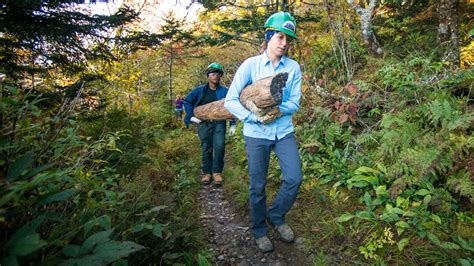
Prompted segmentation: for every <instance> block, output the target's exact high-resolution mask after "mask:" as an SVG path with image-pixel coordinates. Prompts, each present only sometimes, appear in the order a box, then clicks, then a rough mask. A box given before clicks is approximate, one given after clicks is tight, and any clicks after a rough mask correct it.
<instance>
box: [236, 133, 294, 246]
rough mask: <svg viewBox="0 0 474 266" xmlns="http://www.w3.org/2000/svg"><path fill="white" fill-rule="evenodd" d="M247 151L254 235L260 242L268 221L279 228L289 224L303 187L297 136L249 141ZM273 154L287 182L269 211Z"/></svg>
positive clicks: (290, 135)
mask: <svg viewBox="0 0 474 266" xmlns="http://www.w3.org/2000/svg"><path fill="white" fill-rule="evenodd" d="M245 148H246V150H247V160H248V166H249V176H250V188H249V191H250V219H251V231H252V233H253V234H254V235H255V237H256V238H259V237H262V236H265V235H266V234H267V230H268V229H267V219H268V221H269V222H270V223H271V224H273V225H275V226H278V225H282V224H284V223H285V215H286V213H287V212H288V211H289V210H290V208H291V207H292V206H293V203H294V202H295V200H296V196H297V194H298V189H299V187H300V185H301V180H302V171H301V161H300V156H299V153H298V147H297V146H296V141H295V136H294V134H293V133H290V134H288V135H286V136H285V137H283V138H282V139H279V140H267V139H260V138H251V137H245ZM271 150H273V151H274V152H275V154H276V156H277V157H278V160H279V162H280V168H281V172H282V174H283V180H282V184H281V187H280V190H279V191H278V193H277V195H276V197H275V199H274V200H273V203H272V205H271V207H270V209H268V211H267V202H266V200H267V196H266V194H265V185H266V183H267V173H268V165H269V162H270V152H271Z"/></svg>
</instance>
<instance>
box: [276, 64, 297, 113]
mask: <svg viewBox="0 0 474 266" xmlns="http://www.w3.org/2000/svg"><path fill="white" fill-rule="evenodd" d="M295 67H296V70H295V73H294V78H293V81H292V83H291V85H290V86H291V88H290V92H289V93H290V95H289V96H288V100H286V101H284V102H283V103H282V104H280V105H279V107H280V112H282V113H283V114H286V115H293V114H294V113H296V111H298V109H299V108H300V99H301V69H300V66H299V65H296V66H295Z"/></svg>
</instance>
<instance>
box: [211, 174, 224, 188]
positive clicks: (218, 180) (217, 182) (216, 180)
mask: <svg viewBox="0 0 474 266" xmlns="http://www.w3.org/2000/svg"><path fill="white" fill-rule="evenodd" d="M212 177H213V178H214V185H216V186H220V185H222V174H221V173H214V174H212Z"/></svg>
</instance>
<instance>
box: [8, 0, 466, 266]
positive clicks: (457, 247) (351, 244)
mask: <svg viewBox="0 0 474 266" xmlns="http://www.w3.org/2000/svg"><path fill="white" fill-rule="evenodd" d="M78 2H81V1H71V0H55V1H46V0H14V1H13V0H6V1H5V0H4V1H1V2H0V22H1V25H2V27H1V34H0V47H1V48H0V49H1V56H0V73H1V75H0V97H1V101H0V109H1V112H0V124H1V140H0V228H1V230H0V242H1V244H0V252H1V264H2V265H19V264H64V265H70V264H80V265H82V264H86V263H88V264H94V265H96V264H108V263H113V264H114V265H126V264H131V265H136V264H145V263H156V264H173V263H184V264H188V265H196V264H199V265H208V264H211V263H212V261H213V254H210V253H209V251H208V250H207V249H206V245H205V240H204V238H203V232H202V228H201V226H200V224H199V220H198V219H196V218H195V217H197V216H199V208H197V207H196V191H197V190H198V189H199V187H200V184H199V183H198V180H197V175H198V173H199V165H200V162H199V155H198V154H199V150H198V149H199V146H198V144H197V139H196V136H195V134H194V132H193V130H192V129H185V128H184V127H183V125H182V124H181V122H180V121H176V119H175V117H174V114H173V109H174V108H173V106H172V99H174V97H175V95H177V94H186V93H187V92H189V91H190V90H191V89H192V88H193V87H195V86H197V85H199V84H200V83H203V82H205V80H206V79H205V75H204V69H205V67H206V66H207V65H208V64H209V63H211V62H219V63H221V64H222V65H223V66H224V69H225V71H226V74H225V76H224V78H223V83H224V85H226V86H230V83H231V80H232V77H233V73H234V72H235V71H236V69H237V68H238V67H239V65H240V64H241V62H242V61H243V60H244V59H245V58H247V57H249V56H253V55H256V54H258V53H259V49H260V43H261V42H262V41H263V37H264V34H263V29H262V26H263V24H264V22H265V19H266V18H267V17H268V16H269V15H270V14H272V13H273V12H275V11H278V10H286V11H290V12H291V13H292V14H294V16H295V17H296V20H297V22H298V35H299V36H300V39H299V40H298V41H297V42H295V43H294V45H293V46H292V48H291V49H290V51H289V56H290V57H292V58H294V59H295V60H296V61H298V62H299V63H300V64H301V67H302V70H303V76H304V81H303V88H302V90H303V98H302V102H301V108H300V111H299V112H298V113H297V115H296V116H295V117H294V120H293V122H294V124H295V127H296V133H295V134H296V137H297V140H298V142H299V147H300V154H301V157H302V162H303V171H304V181H303V185H302V187H301V190H300V191H301V192H300V195H299V198H298V202H297V205H296V206H295V208H294V209H293V210H292V212H290V214H289V219H291V220H292V222H293V224H295V225H297V227H296V230H297V231H298V232H299V233H300V234H302V235H303V236H304V237H305V241H306V243H305V244H306V245H307V246H308V247H310V248H312V249H313V250H314V253H315V254H316V256H315V257H314V263H315V264H330V262H331V254H334V253H338V254H342V255H343V257H344V258H346V262H347V263H351V264H352V263H355V264H398V263H401V262H403V263H406V264H410V265H419V264H438V263H439V264H459V265H474V259H473V258H474V230H473V228H474V208H473V206H474V205H473V204H474V154H473V152H472V151H473V148H474V137H473V96H472V89H473V84H474V69H473V66H474V20H473V15H474V4H472V3H470V2H472V1H468V0H463V1H461V0H429V1H420V0H383V1H376V0H370V1H363V0H361V1H355V0H348V1H342V0H334V1H327V0H305V1H303V0H281V1H278V0H261V1H258V0H240V1H193V3H192V4H193V5H202V9H201V12H200V13H199V17H198V19H197V20H196V21H195V22H194V23H193V24H192V25H189V24H187V23H185V21H184V20H181V19H177V18H176V17H175V16H174V15H173V13H170V14H169V15H168V16H165V17H164V21H165V23H163V24H162V25H161V26H160V28H159V29H158V30H157V31H153V32H147V31H144V30H142V29H141V28H140V27H139V26H138V25H139V14H138V11H139V10H138V9H136V8H133V6H132V5H129V6H127V5H126V4H124V5H123V7H122V8H120V9H119V10H118V11H117V12H116V13H115V14H114V15H111V16H106V15H93V14H86V13H83V12H79V11H77V9H76V8H77V5H75V4H74V3H78ZM127 2H130V1H127ZM148 2H153V1H148ZM154 2H157V1H154ZM158 2H159V1H158ZM153 4H155V3H147V1H143V3H141V5H142V6H144V5H153ZM241 126H242V125H241V124H239V127H241ZM227 154H228V157H229V158H231V159H229V160H230V161H231V162H229V163H228V164H227V166H226V172H225V176H226V180H225V184H224V189H225V191H226V193H227V194H228V195H231V196H232V199H233V203H234V204H235V205H236V206H238V207H239V208H241V210H242V211H243V212H245V211H246V207H247V198H248V196H247V195H248V188H247V186H248V185H247V182H248V181H247V177H245V176H246V174H245V172H246V169H245V165H246V157H245V150H244V147H243V140H242V136H241V133H240V134H239V133H238V134H237V136H236V137H233V138H230V139H229V146H228V149H227ZM279 176H280V173H279V172H278V165H277V163H276V161H275V160H272V164H271V169H270V173H269V183H270V185H269V186H270V187H269V190H270V191H269V193H270V194H274V191H275V190H276V188H277V187H278V183H279V182H280V181H279Z"/></svg>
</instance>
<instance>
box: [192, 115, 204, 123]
mask: <svg viewBox="0 0 474 266" xmlns="http://www.w3.org/2000/svg"><path fill="white" fill-rule="evenodd" d="M191 122H194V123H196V124H199V123H201V122H202V121H201V120H199V119H198V118H196V117H195V116H193V117H191Z"/></svg>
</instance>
